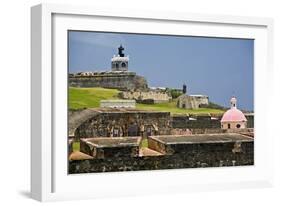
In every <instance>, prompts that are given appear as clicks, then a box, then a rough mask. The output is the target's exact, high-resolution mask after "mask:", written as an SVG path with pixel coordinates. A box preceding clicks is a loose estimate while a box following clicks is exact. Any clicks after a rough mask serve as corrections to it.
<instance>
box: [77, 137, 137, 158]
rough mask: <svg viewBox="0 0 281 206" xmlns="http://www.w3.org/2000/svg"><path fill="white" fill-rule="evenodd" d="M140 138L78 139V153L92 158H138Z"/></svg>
mask: <svg viewBox="0 0 281 206" xmlns="http://www.w3.org/2000/svg"><path fill="white" fill-rule="evenodd" d="M140 142H141V137H115V138H110V137H106V138H87V139H80V151H81V152H83V153H85V154H88V155H91V156H93V157H94V158H98V159H103V158H113V157H135V156H139V148H140Z"/></svg>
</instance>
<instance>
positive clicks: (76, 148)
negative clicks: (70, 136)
mask: <svg viewBox="0 0 281 206" xmlns="http://www.w3.org/2000/svg"><path fill="white" fill-rule="evenodd" d="M72 150H73V151H74V152H76V151H80V142H73V143H72Z"/></svg>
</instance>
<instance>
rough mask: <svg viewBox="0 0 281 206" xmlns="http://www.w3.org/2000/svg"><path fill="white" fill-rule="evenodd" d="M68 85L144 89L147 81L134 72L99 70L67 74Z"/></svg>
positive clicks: (125, 89)
mask: <svg viewBox="0 0 281 206" xmlns="http://www.w3.org/2000/svg"><path fill="white" fill-rule="evenodd" d="M68 81H69V86H70V87H103V88H110V89H119V90H124V91H127V90H146V89H147V88H148V86H147V81H146V79H145V78H144V77H142V76H138V75H136V73H135V72H99V73H97V72H96V73H91V74H89V75H77V74H76V75H69V78H68Z"/></svg>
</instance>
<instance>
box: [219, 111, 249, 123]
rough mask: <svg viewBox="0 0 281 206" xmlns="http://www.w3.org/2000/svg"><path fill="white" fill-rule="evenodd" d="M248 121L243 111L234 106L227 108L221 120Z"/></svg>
mask: <svg viewBox="0 0 281 206" xmlns="http://www.w3.org/2000/svg"><path fill="white" fill-rule="evenodd" d="M242 121H243V122H246V121H247V119H246V117H245V115H244V114H243V112H241V111H240V110H239V109H237V108H235V107H233V108H231V109H229V110H227V111H226V112H225V113H224V115H223V116H222V119H221V122H242Z"/></svg>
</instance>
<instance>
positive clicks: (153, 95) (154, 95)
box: [120, 91, 172, 103]
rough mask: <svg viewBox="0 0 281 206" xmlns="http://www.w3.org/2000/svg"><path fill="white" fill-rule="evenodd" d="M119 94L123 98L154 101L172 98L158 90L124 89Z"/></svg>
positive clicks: (164, 100) (165, 100) (158, 101)
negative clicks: (124, 90)
mask: <svg viewBox="0 0 281 206" xmlns="http://www.w3.org/2000/svg"><path fill="white" fill-rule="evenodd" d="M120 96H121V97H122V98H124V99H135V100H139V101H143V100H148V99H153V100H154V103H161V102H168V101H169V100H171V99H172V97H171V96H169V95H168V94H167V93H166V92H159V91H126V92H121V94H120Z"/></svg>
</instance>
